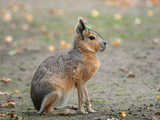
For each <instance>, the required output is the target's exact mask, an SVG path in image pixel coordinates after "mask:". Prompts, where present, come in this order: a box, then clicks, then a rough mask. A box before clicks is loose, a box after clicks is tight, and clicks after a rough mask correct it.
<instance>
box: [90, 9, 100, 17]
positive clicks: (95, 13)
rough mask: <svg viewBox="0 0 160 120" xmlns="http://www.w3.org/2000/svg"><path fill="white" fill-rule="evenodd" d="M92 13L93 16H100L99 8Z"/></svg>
mask: <svg viewBox="0 0 160 120" xmlns="http://www.w3.org/2000/svg"><path fill="white" fill-rule="evenodd" d="M91 15H92V16H93V17H98V16H99V12H98V11H97V10H92V12H91Z"/></svg>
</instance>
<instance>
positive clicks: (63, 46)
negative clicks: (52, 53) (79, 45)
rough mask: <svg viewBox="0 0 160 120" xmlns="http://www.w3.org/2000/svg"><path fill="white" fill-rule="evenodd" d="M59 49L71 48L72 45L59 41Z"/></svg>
mask: <svg viewBox="0 0 160 120" xmlns="http://www.w3.org/2000/svg"><path fill="white" fill-rule="evenodd" d="M60 47H61V48H71V47H72V45H71V44H69V43H67V42H65V41H61V42H60Z"/></svg>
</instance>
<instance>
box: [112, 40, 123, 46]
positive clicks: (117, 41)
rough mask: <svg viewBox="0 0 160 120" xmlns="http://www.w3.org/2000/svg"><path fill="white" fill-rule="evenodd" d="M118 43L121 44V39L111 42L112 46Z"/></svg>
mask: <svg viewBox="0 0 160 120" xmlns="http://www.w3.org/2000/svg"><path fill="white" fill-rule="evenodd" d="M120 44H121V39H117V40H115V41H114V42H113V43H112V46H114V47H117V46H120Z"/></svg>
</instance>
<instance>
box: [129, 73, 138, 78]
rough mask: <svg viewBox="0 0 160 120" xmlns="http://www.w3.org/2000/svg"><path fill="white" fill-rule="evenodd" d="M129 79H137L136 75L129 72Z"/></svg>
mask: <svg viewBox="0 0 160 120" xmlns="http://www.w3.org/2000/svg"><path fill="white" fill-rule="evenodd" d="M127 77H128V78H135V77H136V75H135V74H134V73H133V72H129V73H128V75H127Z"/></svg>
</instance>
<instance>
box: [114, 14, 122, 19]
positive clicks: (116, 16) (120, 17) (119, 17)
mask: <svg viewBox="0 0 160 120" xmlns="http://www.w3.org/2000/svg"><path fill="white" fill-rule="evenodd" d="M114 19H115V20H121V19H122V15H121V14H115V15H114Z"/></svg>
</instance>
